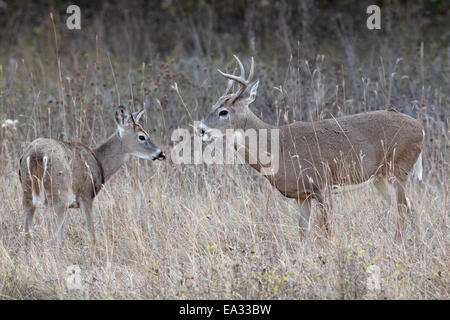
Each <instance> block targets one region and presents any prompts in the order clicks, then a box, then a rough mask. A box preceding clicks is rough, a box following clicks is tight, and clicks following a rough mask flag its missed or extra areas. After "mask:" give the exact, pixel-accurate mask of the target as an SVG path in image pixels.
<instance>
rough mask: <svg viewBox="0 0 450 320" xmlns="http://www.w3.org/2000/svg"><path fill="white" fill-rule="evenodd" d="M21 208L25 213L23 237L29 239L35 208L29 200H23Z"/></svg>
mask: <svg viewBox="0 0 450 320" xmlns="http://www.w3.org/2000/svg"><path fill="white" fill-rule="evenodd" d="M23 208H24V211H25V236H26V237H27V238H31V228H32V227H33V218H34V213H35V211H36V207H35V206H33V204H32V203H31V201H30V200H28V199H25V198H24V200H23Z"/></svg>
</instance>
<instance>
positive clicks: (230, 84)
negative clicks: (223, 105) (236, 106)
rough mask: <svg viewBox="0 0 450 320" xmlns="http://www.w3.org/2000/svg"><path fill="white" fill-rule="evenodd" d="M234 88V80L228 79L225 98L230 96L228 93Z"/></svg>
mask: <svg viewBox="0 0 450 320" xmlns="http://www.w3.org/2000/svg"><path fill="white" fill-rule="evenodd" d="M232 86H233V80H231V79H228V81H227V88H226V89H225V91H224V93H223V96H224V95H226V94H228V91H230V89H231V87H232Z"/></svg>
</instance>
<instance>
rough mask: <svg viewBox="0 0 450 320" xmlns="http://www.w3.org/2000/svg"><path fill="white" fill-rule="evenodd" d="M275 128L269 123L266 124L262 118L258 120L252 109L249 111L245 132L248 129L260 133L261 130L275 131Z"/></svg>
mask: <svg viewBox="0 0 450 320" xmlns="http://www.w3.org/2000/svg"><path fill="white" fill-rule="evenodd" d="M275 128H276V127H275V126H272V125H270V124H268V123H265V122H264V121H262V120H261V119H260V118H258V117H257V116H256V115H255V114H254V113H253V112H252V111H251V110H250V109H248V111H247V117H246V119H245V123H244V129H243V130H244V131H245V130H248V129H254V130H256V131H258V130H259V129H275Z"/></svg>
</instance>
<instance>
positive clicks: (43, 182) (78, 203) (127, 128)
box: [19, 106, 165, 245]
mask: <svg viewBox="0 0 450 320" xmlns="http://www.w3.org/2000/svg"><path fill="white" fill-rule="evenodd" d="M143 113H144V110H141V111H139V112H135V113H131V112H129V111H127V110H126V109H125V108H124V107H122V106H119V107H118V108H117V111H116V115H115V118H116V122H117V127H118V130H117V131H116V132H115V133H114V134H113V135H112V136H111V137H109V138H108V139H107V140H106V142H104V143H103V144H101V145H100V146H99V147H98V148H96V149H91V148H90V147H88V146H86V145H84V144H82V143H80V142H66V141H60V140H56V139H46V138H38V139H36V140H34V141H33V142H31V143H30V145H28V147H27V148H26V149H25V151H24V153H23V155H22V157H21V158H20V168H19V178H20V181H21V183H22V190H23V198H22V202H23V207H24V210H25V215H26V218H25V234H26V235H27V236H29V235H30V228H31V226H32V223H33V216H34V213H35V210H36V207H38V206H39V205H41V204H46V205H48V206H51V207H52V208H53V209H54V210H55V212H56V214H57V233H58V241H59V244H60V245H62V242H63V234H62V232H63V225H64V219H65V212H66V209H67V208H81V210H82V211H83V213H84V215H85V217H86V223H87V228H88V231H89V234H90V236H91V239H92V240H93V241H94V242H95V234H94V224H93V221H92V202H93V200H94V198H95V196H96V195H97V194H98V192H99V191H100V189H101V188H102V185H103V184H104V183H105V181H107V180H108V179H109V178H111V176H112V175H113V174H114V173H116V172H117V171H118V170H119V169H120V167H121V166H122V165H124V164H125V163H126V162H127V161H128V160H129V158H130V156H131V155H134V156H136V157H139V158H143V159H147V160H150V159H152V160H156V159H158V160H164V159H165V155H164V153H163V152H162V151H161V150H160V149H159V148H158V147H157V146H156V145H155V144H154V143H153V142H152V141H151V140H150V137H149V134H148V133H147V132H146V131H145V130H144V128H143V127H142V126H141V125H140V124H139V119H140V118H141V116H142V115H143Z"/></svg>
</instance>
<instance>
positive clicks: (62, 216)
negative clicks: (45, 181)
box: [55, 205, 67, 247]
mask: <svg viewBox="0 0 450 320" xmlns="http://www.w3.org/2000/svg"><path fill="white" fill-rule="evenodd" d="M66 209H67V206H66V205H60V206H58V207H56V208H55V211H56V216H57V225H56V231H57V234H58V243H59V246H60V247H62V246H63V244H64V239H63V229H64V221H65V220H66Z"/></svg>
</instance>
